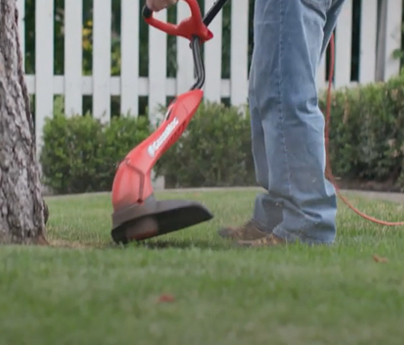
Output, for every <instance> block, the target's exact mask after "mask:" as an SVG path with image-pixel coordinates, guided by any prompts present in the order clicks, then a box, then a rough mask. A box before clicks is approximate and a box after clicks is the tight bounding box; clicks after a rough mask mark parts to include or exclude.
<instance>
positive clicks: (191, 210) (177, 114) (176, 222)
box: [111, 0, 227, 244]
mask: <svg viewBox="0 0 404 345" xmlns="http://www.w3.org/2000/svg"><path fill="white" fill-rule="evenodd" d="M185 1H186V2H187V3H188V5H189V7H190V9H191V16H190V17H189V18H186V19H184V20H182V21H181V22H180V23H179V24H178V25H174V24H171V23H165V22H162V21H159V20H157V19H156V18H154V17H153V12H152V11H151V10H150V9H149V8H148V7H147V6H145V7H143V12H142V14H143V17H144V19H145V21H146V23H148V24H149V25H151V26H153V27H155V28H157V29H159V30H162V31H164V32H166V33H167V34H169V35H174V36H180V37H184V38H186V39H188V40H190V43H191V44H190V46H191V49H192V54H193V60H194V66H195V72H196V78H197V80H196V82H195V84H194V85H193V86H192V87H191V89H190V90H189V91H188V92H185V93H184V94H181V95H179V96H177V97H176V98H175V99H174V100H173V101H172V102H171V103H170V105H169V106H168V109H167V112H166V114H165V117H164V119H163V122H162V123H161V124H160V126H159V127H158V128H157V130H156V131H155V132H153V134H152V135H150V136H149V137H148V138H147V139H145V140H144V141H143V142H142V143H140V144H139V145H138V146H136V147H135V148H134V149H133V150H132V151H130V152H129V153H128V154H127V156H126V157H125V158H124V160H123V161H122V162H121V163H120V164H119V166H118V169H117V172H116V174H115V179H114V182H113V186H112V204H113V210H114V212H113V214H112V223H113V225H112V226H113V228H112V231H111V235H112V238H113V240H114V241H115V242H116V243H123V244H126V243H128V242H130V241H140V240H144V239H149V238H152V237H155V236H160V235H164V234H167V233H170V232H174V231H177V230H180V229H184V228H187V227H190V226H193V225H196V224H199V223H202V222H205V221H208V220H210V219H212V218H213V215H212V213H211V212H210V211H209V210H208V209H207V208H206V207H204V206H203V205H202V204H200V203H198V202H195V201H187V200H163V201H158V200H156V198H155V197H154V192H153V187H152V183H151V171H152V168H153V166H154V165H155V164H156V162H157V160H158V159H159V158H160V157H161V156H162V155H163V154H164V153H165V152H166V151H167V150H168V149H169V148H170V147H171V146H172V145H173V144H174V143H175V142H176V141H177V140H178V139H179V138H180V137H181V135H182V133H183V132H184V131H185V129H186V128H187V126H188V123H189V122H190V121H191V119H192V117H193V116H194V114H195V112H196V111H197V109H198V107H199V105H200V103H201V101H202V98H203V94H204V92H203V90H202V87H203V85H204V82H205V68H204V64H203V60H202V56H201V51H200V45H201V44H203V43H205V42H206V41H208V40H210V39H211V38H213V34H212V32H211V31H209V29H208V25H209V24H210V22H211V21H212V20H213V19H214V18H215V16H216V15H217V14H218V12H219V11H220V10H221V9H222V7H223V6H224V4H225V3H226V2H227V0H218V1H216V2H215V3H214V4H213V6H212V8H211V9H210V10H209V11H208V12H207V13H206V15H205V17H204V18H202V15H201V11H200V8H199V5H198V2H197V0H185Z"/></svg>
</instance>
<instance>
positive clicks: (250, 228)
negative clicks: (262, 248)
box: [218, 220, 268, 241]
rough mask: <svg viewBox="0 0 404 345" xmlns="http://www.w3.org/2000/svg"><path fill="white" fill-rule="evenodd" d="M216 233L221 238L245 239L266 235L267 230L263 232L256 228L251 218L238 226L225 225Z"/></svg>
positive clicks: (249, 239) (254, 238)
mask: <svg viewBox="0 0 404 345" xmlns="http://www.w3.org/2000/svg"><path fill="white" fill-rule="evenodd" d="M218 234H219V236H221V237H223V238H230V239H233V240H245V241H252V240H256V239H259V238H263V237H265V236H267V235H268V233H267V232H263V231H262V230H260V229H258V226H257V225H256V223H255V222H254V221H253V220H250V221H248V222H247V223H245V224H244V225H242V226H239V227H227V228H223V229H220V230H219V231H218Z"/></svg>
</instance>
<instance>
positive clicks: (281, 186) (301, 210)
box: [249, 0, 343, 243]
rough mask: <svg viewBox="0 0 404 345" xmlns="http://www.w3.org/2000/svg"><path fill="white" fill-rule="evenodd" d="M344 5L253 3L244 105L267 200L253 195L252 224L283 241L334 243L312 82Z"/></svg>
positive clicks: (312, 0)
mask: <svg viewBox="0 0 404 345" xmlns="http://www.w3.org/2000/svg"><path fill="white" fill-rule="evenodd" d="M342 4H343V0H334V1H332V0H256V3H255V6H256V7H255V18H254V41H255V49H254V55H253V62H252V70H251V74H250V95H249V102H250V109H251V115H252V140H253V154H254V159H255V164H256V175H257V180H258V181H259V183H260V184H261V185H262V186H263V187H264V188H265V189H267V190H268V193H267V194H264V195H259V196H257V199H256V202H255V209H254V216H253V218H254V220H256V221H257V222H258V223H259V224H260V225H261V227H262V228H264V229H266V230H267V231H271V230H272V229H273V228H274V229H273V232H274V234H275V235H277V236H279V237H281V238H284V239H286V240H288V241H294V240H300V241H302V242H309V243H331V242H332V241H333V240H334V238H335V233H336V227H335V215H336V196H335V191H334V188H333V186H332V185H331V183H329V182H328V181H327V180H326V179H325V177H324V170H325V150H324V117H323V115H322V113H321V111H320V109H319V108H318V105H317V85H316V82H315V81H316V71H317V66H318V64H319V60H320V56H321V55H322V53H323V52H324V50H325V48H326V46H327V44H328V41H329V39H330V36H331V33H332V30H333V28H334V27H335V23H336V20H337V17H338V14H339V11H340V8H341V6H342ZM275 205H281V206H282V208H281V210H283V217H279V216H278V213H277V212H276V210H277V209H279V208H278V207H275V208H274V206H275ZM275 220H276V222H275ZM275 225H277V226H275Z"/></svg>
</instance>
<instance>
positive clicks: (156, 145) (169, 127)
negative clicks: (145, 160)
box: [147, 117, 179, 157]
mask: <svg viewBox="0 0 404 345" xmlns="http://www.w3.org/2000/svg"><path fill="white" fill-rule="evenodd" d="M178 123H179V121H178V119H177V118H176V117H174V119H173V120H172V121H171V122H170V123H169V124H168V125H167V127H166V128H165V130H164V131H163V133H161V135H160V136H159V137H158V138H157V140H156V141H155V142H153V143H152V144H150V145H149V147H148V148H147V152H148V153H149V155H150V157H154V155H155V154H156V151H157V150H158V149H159V148H160V147H161V145H163V144H164V142H165V141H166V140H167V138H168V136H169V135H170V134H171V133H172V132H173V130H174V129H175V127H177V125H178Z"/></svg>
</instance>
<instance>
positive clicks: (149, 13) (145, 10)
mask: <svg viewBox="0 0 404 345" xmlns="http://www.w3.org/2000/svg"><path fill="white" fill-rule="evenodd" d="M142 15H143V17H144V18H146V19H149V18H151V16H152V15H153V11H152V10H151V9H150V8H148V7H147V5H144V6H143V10H142Z"/></svg>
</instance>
